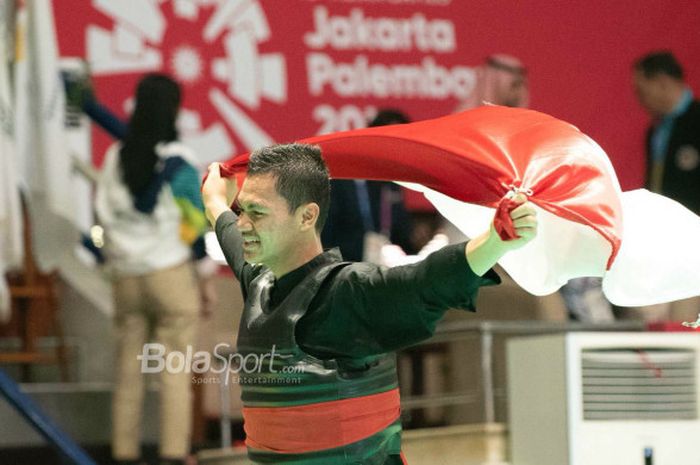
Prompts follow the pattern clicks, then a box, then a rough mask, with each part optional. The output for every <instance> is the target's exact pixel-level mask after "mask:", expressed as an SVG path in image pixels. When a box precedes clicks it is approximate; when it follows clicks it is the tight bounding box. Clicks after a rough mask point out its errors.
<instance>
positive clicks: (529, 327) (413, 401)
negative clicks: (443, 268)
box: [401, 320, 645, 423]
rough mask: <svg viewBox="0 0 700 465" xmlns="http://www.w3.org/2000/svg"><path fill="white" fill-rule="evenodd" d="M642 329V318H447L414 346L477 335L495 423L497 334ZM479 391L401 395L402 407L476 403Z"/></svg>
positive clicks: (488, 409) (487, 412) (487, 413)
mask: <svg viewBox="0 0 700 465" xmlns="http://www.w3.org/2000/svg"><path fill="white" fill-rule="evenodd" d="M644 329H645V326H644V323H643V322H642V321H624V322H614V323H605V324H590V323H577V322H559V321H539V320H523V321H448V322H442V323H441V324H440V325H439V326H438V328H437V330H436V331H435V335H434V336H433V337H432V338H430V339H428V340H426V341H423V342H421V343H419V344H416V345H415V346H413V347H421V346H425V345H435V344H446V343H450V342H455V341H463V340H466V339H469V338H473V337H478V338H479V346H480V358H481V360H480V370H481V390H482V394H483V403H484V405H483V409H484V422H485V423H495V421H496V405H495V404H496V403H495V395H494V392H495V389H494V360H493V345H494V336H496V335H512V336H514V335H518V336H524V335H536V334H555V333H563V332H578V331H606V332H610V331H642V330H644ZM478 400H479V393H476V392H468V391H460V392H449V393H441V394H431V395H417V396H411V397H407V398H402V400H401V408H402V409H404V410H411V409H418V408H426V407H446V406H452V405H456V404H469V403H475V402H477V401H478Z"/></svg>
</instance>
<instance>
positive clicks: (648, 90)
mask: <svg viewBox="0 0 700 465" xmlns="http://www.w3.org/2000/svg"><path fill="white" fill-rule="evenodd" d="M663 77H664V76H663V75H657V76H654V77H651V78H647V77H646V76H644V73H642V72H641V71H635V72H634V79H633V83H634V91H635V93H636V94H637V100H639V103H640V105H642V107H644V109H645V110H646V111H647V112H648V113H649V114H651V115H652V116H654V117H660V116H663V115H664V112H665V109H666V100H667V95H666V92H667V90H666V87H667V86H665V85H664V82H663Z"/></svg>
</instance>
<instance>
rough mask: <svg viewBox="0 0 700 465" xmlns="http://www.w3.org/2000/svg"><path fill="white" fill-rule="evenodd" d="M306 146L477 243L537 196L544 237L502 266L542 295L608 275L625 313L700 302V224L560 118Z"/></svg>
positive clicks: (338, 171)
mask: <svg viewBox="0 0 700 465" xmlns="http://www.w3.org/2000/svg"><path fill="white" fill-rule="evenodd" d="M301 142H305V143H311V144H317V145H319V146H320V147H321V149H322V151H323V156H324V158H325V159H326V162H327V163H328V166H329V169H330V172H331V176H332V177H334V178H350V179H352V178H359V179H376V180H390V181H401V182H408V183H411V184H410V186H411V187H413V188H414V189H416V190H420V191H422V192H424V194H425V196H426V197H427V198H428V200H430V201H431V202H432V203H433V204H434V205H435V206H436V208H437V209H438V210H439V211H440V213H442V214H443V216H445V217H446V218H447V219H448V220H450V221H451V222H452V223H454V224H455V226H457V227H458V228H459V229H460V230H462V232H463V233H465V234H466V235H467V236H469V237H474V236H475V235H477V234H480V233H482V232H483V231H485V230H487V229H488V228H489V226H490V224H491V222H492V221H493V219H494V215H495V214H496V213H497V211H499V207H501V210H503V207H504V206H505V205H507V202H508V199H509V196H510V195H511V194H512V193H515V192H523V193H525V194H526V195H527V196H528V198H529V199H530V201H531V202H532V203H533V204H534V205H535V206H536V208H537V209H538V213H539V233H538V235H537V237H536V238H535V240H533V241H532V242H530V243H528V244H527V245H526V246H524V247H523V248H521V249H519V250H516V251H512V252H510V253H508V254H507V255H506V256H504V257H503V258H502V259H501V260H500V262H499V263H500V264H501V265H502V266H503V268H504V269H505V270H506V271H507V272H508V273H509V274H510V275H511V277H512V278H513V279H514V280H515V281H516V282H517V283H518V284H519V285H520V286H522V287H523V288H524V289H525V290H527V291H528V292H530V293H532V294H535V295H546V294H550V293H552V292H555V291H556V290H557V289H559V288H560V287H561V286H562V285H564V284H565V283H566V282H567V281H568V280H569V279H572V278H576V277H582V276H602V277H603V288H604V291H605V293H606V296H607V297H608V299H609V300H610V301H611V302H612V303H614V304H617V305H624V306H635V305H649V304H655V303H660V302H666V301H670V300H677V299H681V298H685V297H690V296H693V295H700V248H698V247H697V246H696V245H695V241H697V237H700V217H698V216H696V215H694V214H692V213H691V212H690V211H689V210H686V209H685V208H684V207H682V206H680V205H679V204H677V203H676V202H674V201H672V200H670V199H667V198H665V197H662V196H659V195H656V194H652V193H649V192H647V191H643V190H642V191H633V192H629V193H622V192H621V190H620V186H619V183H618V181H617V177H616V175H615V171H614V170H613V167H612V164H611V163H610V160H609V159H608V157H607V155H606V154H605V152H604V151H603V149H601V148H600V146H598V144H596V143H595V141H593V140H592V139H591V138H590V137H588V136H586V135H585V134H583V133H582V132H581V131H579V130H578V129H577V128H576V127H574V126H572V125H571V124H568V123H566V122H564V121H560V120H558V119H556V118H553V117H551V116H549V115H545V114H543V113H539V112H536V111H533V110H525V109H517V108H506V107H497V106H485V107H480V108H477V109H474V110H469V111H465V112H462V113H458V114H454V115H450V116H445V117H443V118H437V119H433V120H427V121H421V122H417V123H412V124H403V125H396V126H382V127H375V128H366V129H359V130H355V131H346V132H340V133H334V134H329V135H326V136H319V137H313V138H309V139H304V140H302V141H301ZM247 160H248V155H247V154H245V155H241V156H238V157H236V158H234V159H233V160H231V161H230V162H229V163H227V164H225V165H223V166H222V170H221V171H222V175H224V176H233V175H236V174H243V173H244V172H245V167H246V165H247ZM239 179H240V178H239ZM504 218H505V219H506V221H505V223H507V221H508V220H509V218H508V217H507V215H504ZM505 226H506V228H505V229H507V224H506V225H505ZM681 262H682V263H681ZM660 273H662V274H663V276H659V274H660Z"/></svg>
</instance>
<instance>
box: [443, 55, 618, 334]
mask: <svg viewBox="0 0 700 465" xmlns="http://www.w3.org/2000/svg"><path fill="white" fill-rule="evenodd" d="M529 103H530V91H529V87H528V81H527V69H526V68H525V65H524V64H523V63H522V62H521V61H520V60H519V59H517V58H515V57H513V56H511V55H505V54H495V55H491V56H489V57H488V58H486V60H485V61H484V63H483V64H482V65H481V66H479V67H478V68H477V69H476V86H475V88H474V91H473V92H472V94H471V95H470V96H469V98H467V99H466V100H464V101H462V102H460V104H459V106H458V107H457V111H463V110H468V109H470V108H475V107H478V106H481V105H484V104H493V105H502V106H506V107H519V108H527V107H528V105H529ZM445 232H446V233H447V236H448V237H449V238H450V242H456V241H459V240H463V238H462V237H463V236H462V235H461V233H460V232H459V231H457V230H456V228H454V226H452V225H450V224H446V225H445ZM560 293H561V296H562V297H563V299H564V303H565V305H566V310H567V314H568V318H569V319H570V320H573V321H581V322H584V323H607V322H611V321H613V320H614V317H613V313H612V307H611V305H610V303H609V302H608V301H607V299H606V298H605V296H604V295H603V291H602V287H601V279H600V278H593V277H584V278H576V279H572V280H570V281H569V282H568V283H567V284H565V285H564V286H563V287H562V288H561V291H560Z"/></svg>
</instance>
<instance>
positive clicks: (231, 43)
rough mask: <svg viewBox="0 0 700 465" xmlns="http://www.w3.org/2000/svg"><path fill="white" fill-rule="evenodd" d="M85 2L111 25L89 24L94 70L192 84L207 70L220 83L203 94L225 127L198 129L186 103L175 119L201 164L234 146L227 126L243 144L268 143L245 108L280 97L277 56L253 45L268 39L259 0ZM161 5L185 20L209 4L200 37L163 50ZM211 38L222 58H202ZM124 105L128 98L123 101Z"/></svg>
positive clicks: (281, 69) (281, 72) (196, 115)
mask: <svg viewBox="0 0 700 465" xmlns="http://www.w3.org/2000/svg"><path fill="white" fill-rule="evenodd" d="M92 4H93V6H94V7H95V8H96V9H97V10H99V11H100V12H102V13H103V14H105V15H107V16H109V17H110V18H112V20H113V27H112V29H111V30H110V29H105V28H103V27H100V26H97V25H94V24H91V25H90V26H88V28H87V32H86V34H87V37H86V44H87V45H86V47H87V57H88V60H89V62H90V66H91V68H92V72H93V74H94V75H95V76H101V75H102V76H105V75H116V74H124V73H146V72H154V71H161V70H166V71H169V72H171V73H172V74H173V76H174V77H175V78H176V79H178V80H179V81H180V82H182V83H183V84H195V83H198V82H200V81H202V80H203V79H204V78H205V75H206V74H207V73H210V75H211V77H212V78H213V80H212V82H219V83H220V84H221V88H219V87H218V86H216V85H212V86H211V87H210V88H208V90H207V92H206V97H205V99H206V100H207V101H208V104H209V105H211V108H213V109H214V111H216V112H217V114H218V116H219V117H220V119H221V120H222V121H223V123H225V125H224V124H222V122H214V123H212V124H210V125H209V126H208V127H206V128H204V127H202V117H201V115H200V112H198V111H197V110H195V109H192V108H183V110H182V111H181V114H180V118H179V121H178V125H179V127H180V129H181V132H182V135H183V140H184V142H185V143H186V144H188V145H190V146H191V147H192V148H193V149H194V150H195V151H196V152H197V153H198V155H199V157H200V162H201V164H202V165H204V166H205V165H207V164H208V163H210V162H212V161H218V160H222V159H224V158H226V157H228V156H230V155H232V154H233V153H235V152H236V146H235V143H234V141H233V139H232V138H231V136H230V134H229V132H228V131H227V129H226V127H228V129H229V130H230V131H231V133H233V134H235V135H236V137H237V138H238V139H239V140H240V141H241V142H242V143H243V145H244V146H245V149H246V150H253V149H254V148H257V147H260V146H262V145H267V144H270V143H272V142H273V140H272V138H271V137H270V135H269V134H268V133H267V132H266V131H265V130H264V129H263V128H262V127H260V126H259V125H258V123H257V122H256V121H254V120H253V119H252V118H251V117H250V116H249V115H248V113H247V112H246V110H244V108H246V109H247V110H249V111H255V110H257V109H259V108H260V105H261V103H262V101H263V100H267V101H270V102H273V103H278V104H281V103H284V102H286V100H287V77H286V63H285V60H284V56H283V55H282V54H281V53H267V54H261V53H259V50H258V45H259V44H260V43H262V42H265V41H267V40H269V38H270V28H269V25H268V23H267V18H266V16H265V12H264V10H263V8H262V6H261V5H260V2H259V0H120V1H114V0H92ZM166 6H169V7H171V8H169V9H168V11H172V14H173V15H174V17H175V19H177V20H178V21H186V22H188V23H191V24H192V25H194V24H196V22H197V21H198V19H199V18H200V15H201V14H203V9H204V8H206V11H207V12H208V11H211V10H212V9H213V13H211V14H210V16H209V18H208V19H207V20H206V24H205V26H204V27H203V28H202V30H201V34H200V39H199V43H185V44H178V45H177V46H174V47H172V48H168V46H167V44H166V43H164V39H165V38H166V37H167V36H168V33H169V31H168V23H169V21H168V19H169V18H168V16H167V14H166V13H165V7H166ZM193 27H194V26H193ZM197 27H200V26H197ZM212 44H220V45H221V47H220V48H222V49H223V50H224V52H225V54H224V56H207V55H206V54H205V53H204V51H206V50H209V49H213V48H214V47H211V45H212ZM210 80H211V78H210ZM129 103H130V102H128V99H127V101H125V102H123V105H127V106H128V105H129ZM197 104H198V106H199V105H203V104H204V103H203V102H198V103H197ZM200 108H201V107H200Z"/></svg>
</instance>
